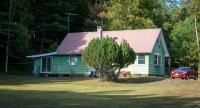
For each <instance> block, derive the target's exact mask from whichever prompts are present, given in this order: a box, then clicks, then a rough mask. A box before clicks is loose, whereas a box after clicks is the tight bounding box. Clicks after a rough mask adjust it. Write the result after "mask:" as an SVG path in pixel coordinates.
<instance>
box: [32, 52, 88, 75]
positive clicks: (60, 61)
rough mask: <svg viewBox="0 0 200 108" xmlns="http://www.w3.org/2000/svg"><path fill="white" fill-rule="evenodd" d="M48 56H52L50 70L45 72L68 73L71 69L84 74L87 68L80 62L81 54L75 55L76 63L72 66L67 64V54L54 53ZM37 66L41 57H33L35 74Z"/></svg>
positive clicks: (68, 60) (68, 59)
mask: <svg viewBox="0 0 200 108" xmlns="http://www.w3.org/2000/svg"><path fill="white" fill-rule="evenodd" d="M48 57H52V71H51V72H45V73H47V74H70V72H71V70H73V71H74V72H75V74H81V75H84V74H85V73H86V72H87V71H88V68H87V67H86V66H84V65H83V64H82V59H81V55H76V65H73V66H72V65H69V62H70V58H69V55H54V56H48ZM39 66H40V67H41V57H39V58H35V60H34V73H35V74H36V72H37V68H38V67H39ZM43 73H44V72H43Z"/></svg>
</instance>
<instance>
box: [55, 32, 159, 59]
mask: <svg viewBox="0 0 200 108" xmlns="http://www.w3.org/2000/svg"><path fill="white" fill-rule="evenodd" d="M160 32H161V29H140V30H118V31H103V37H106V36H109V37H113V38H114V39H116V42H117V43H118V44H120V42H122V40H123V39H125V40H127V42H128V43H129V45H130V46H131V47H132V48H133V50H134V51H135V52H136V53H151V52H152V49H153V47H154V44H155V42H156V39H157V37H158V36H159V34H160ZM93 38H98V34H97V32H96V31H95V32H78V33H68V35H67V36H66V37H65V38H64V40H63V41H62V43H61V44H60V46H59V47H58V49H57V50H56V51H57V53H58V54H59V55H68V54H82V52H83V50H84V49H85V48H86V47H87V45H88V43H89V42H90V41H91V40H92V39H93Z"/></svg>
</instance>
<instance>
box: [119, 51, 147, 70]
mask: <svg viewBox="0 0 200 108" xmlns="http://www.w3.org/2000/svg"><path fill="white" fill-rule="evenodd" d="M148 70H149V55H148V54H145V64H138V55H136V60H135V63H134V64H132V65H129V66H128V68H123V69H122V71H130V72H131V73H132V74H148Z"/></svg>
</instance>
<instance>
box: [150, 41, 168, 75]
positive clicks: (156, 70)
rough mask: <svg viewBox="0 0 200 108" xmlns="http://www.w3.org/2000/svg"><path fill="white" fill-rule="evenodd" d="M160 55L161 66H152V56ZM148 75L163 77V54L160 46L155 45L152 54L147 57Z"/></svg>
mask: <svg viewBox="0 0 200 108" xmlns="http://www.w3.org/2000/svg"><path fill="white" fill-rule="evenodd" d="M155 54H160V55H161V65H160V66H156V65H154V55H155ZM149 58H150V59H149V74H156V75H165V53H164V50H163V47H162V44H155V46H154V48H153V51H152V53H151V54H150V55H149Z"/></svg>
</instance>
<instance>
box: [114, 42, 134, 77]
mask: <svg viewBox="0 0 200 108" xmlns="http://www.w3.org/2000/svg"><path fill="white" fill-rule="evenodd" d="M135 59H136V54H135V52H134V50H133V48H131V47H130V46H129V44H128V43H127V41H126V40H123V41H122V42H121V44H120V56H119V60H118V62H117V65H118V68H119V71H118V75H119V73H120V70H121V68H124V67H128V66H129V65H130V64H134V62H135Z"/></svg>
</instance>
